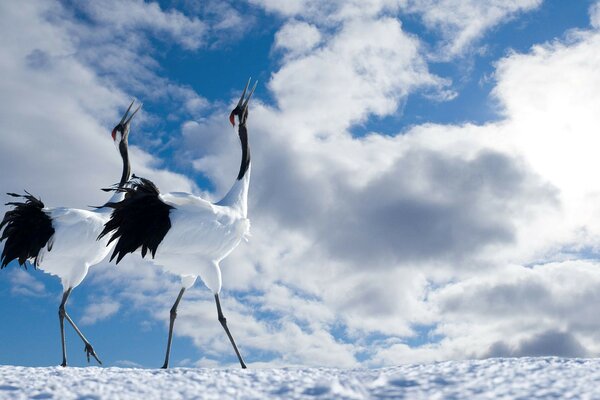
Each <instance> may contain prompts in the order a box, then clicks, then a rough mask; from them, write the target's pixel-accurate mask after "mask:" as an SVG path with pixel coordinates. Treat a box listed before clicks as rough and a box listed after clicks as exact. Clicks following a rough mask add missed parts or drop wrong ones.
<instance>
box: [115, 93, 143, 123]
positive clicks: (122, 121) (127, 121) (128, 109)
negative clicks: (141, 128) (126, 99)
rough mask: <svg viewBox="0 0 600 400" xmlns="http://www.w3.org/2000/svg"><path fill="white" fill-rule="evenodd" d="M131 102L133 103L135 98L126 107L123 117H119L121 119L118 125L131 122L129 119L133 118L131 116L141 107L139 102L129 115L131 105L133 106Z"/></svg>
mask: <svg viewBox="0 0 600 400" xmlns="http://www.w3.org/2000/svg"><path fill="white" fill-rule="evenodd" d="M133 103H135V99H134V100H132V101H131V104H130V105H129V107H127V111H125V114H123V117H122V118H121V121H120V122H119V124H120V125H127V124H129V123H130V122H131V119H132V118H133V116H134V115H135V114H136V113H137V112H138V111H139V110H140V108H142V103H140V105H139V106H138V107H137V108H136V109H135V111H134V112H133V113H131V115H129V111H131V107H133ZM128 116H129V118H128Z"/></svg>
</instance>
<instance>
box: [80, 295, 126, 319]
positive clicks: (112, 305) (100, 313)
mask: <svg viewBox="0 0 600 400" xmlns="http://www.w3.org/2000/svg"><path fill="white" fill-rule="evenodd" d="M120 308H121V304H119V303H118V302H116V301H114V300H112V299H108V298H103V299H100V300H97V301H93V302H92V303H89V304H88V305H87V306H86V308H85V310H84V312H83V317H82V318H81V323H82V324H83V325H92V324H95V323H96V322H98V321H101V320H103V319H107V318H109V317H111V316H113V315H115V314H116V313H117V311H119V309H120Z"/></svg>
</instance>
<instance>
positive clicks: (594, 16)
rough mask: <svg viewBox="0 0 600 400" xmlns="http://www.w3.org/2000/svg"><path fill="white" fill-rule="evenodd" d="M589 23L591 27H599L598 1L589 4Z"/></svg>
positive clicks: (599, 9)
mask: <svg viewBox="0 0 600 400" xmlns="http://www.w3.org/2000/svg"><path fill="white" fill-rule="evenodd" d="M590 23H591V25H592V27H594V28H596V29H598V28H600V2H596V3H594V4H592V5H591V6H590Z"/></svg>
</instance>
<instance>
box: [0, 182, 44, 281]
mask: <svg viewBox="0 0 600 400" xmlns="http://www.w3.org/2000/svg"><path fill="white" fill-rule="evenodd" d="M25 193H26V194H24V195H20V194H16V193H7V194H8V195H9V196H11V197H17V198H19V197H20V198H23V199H25V201H24V202H17V201H13V202H9V203H6V205H7V206H13V208H12V210H9V211H7V212H6V214H4V219H3V220H2V222H0V232H2V228H4V232H2V236H1V237H0V242H2V241H4V240H6V242H5V243H4V250H3V251H2V255H1V256H0V269H2V268H4V267H6V266H7V265H8V263H10V262H11V261H12V260H18V262H19V265H21V266H23V267H25V269H27V265H26V264H25V261H27V260H28V259H30V258H33V259H34V262H33V266H34V268H35V267H37V265H38V255H39V253H40V251H41V250H42V248H44V246H45V245H46V244H47V243H48V241H49V240H50V238H51V237H52V235H54V228H53V227H52V220H51V219H50V216H49V215H48V214H47V213H45V212H44V211H43V208H44V203H42V201H41V200H40V199H36V198H35V197H34V196H32V195H31V194H30V193H29V192H27V191H25Z"/></svg>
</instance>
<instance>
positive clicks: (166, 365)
mask: <svg viewBox="0 0 600 400" xmlns="http://www.w3.org/2000/svg"><path fill="white" fill-rule="evenodd" d="M183 292H185V288H184V287H183V288H181V290H180V291H179V295H178V296H177V300H175V303H174V304H173V307H171V318H170V323H169V339H168V340H167V354H165V363H164V364H163V366H162V367H161V368H162V369H167V368H169V357H170V356H171V341H172V340H173V327H174V326H175V318H177V307H178V306H179V302H180V301H181V298H182V297H183Z"/></svg>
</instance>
